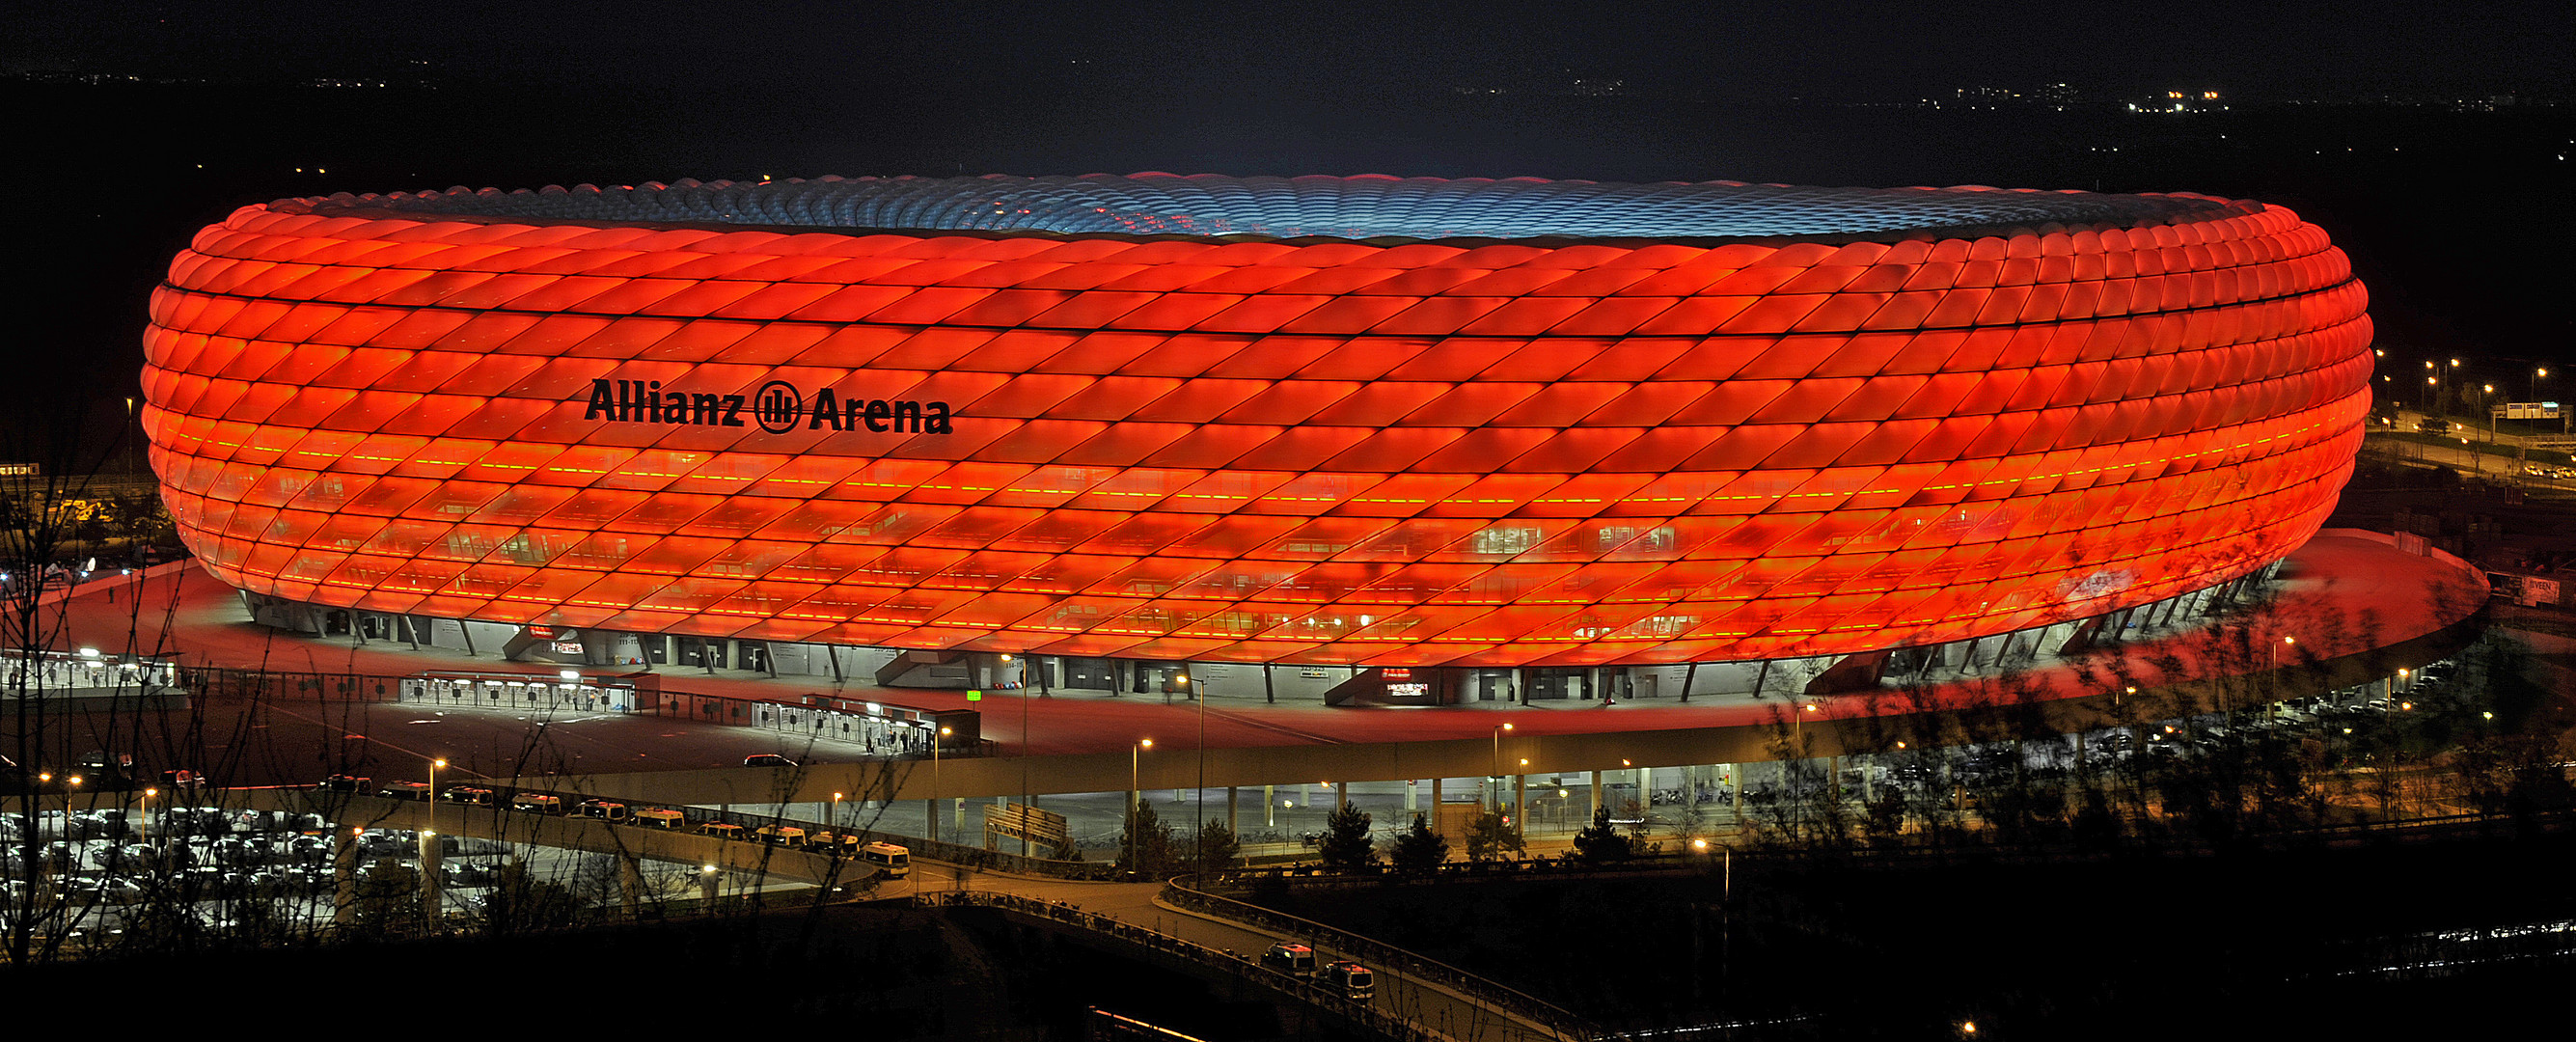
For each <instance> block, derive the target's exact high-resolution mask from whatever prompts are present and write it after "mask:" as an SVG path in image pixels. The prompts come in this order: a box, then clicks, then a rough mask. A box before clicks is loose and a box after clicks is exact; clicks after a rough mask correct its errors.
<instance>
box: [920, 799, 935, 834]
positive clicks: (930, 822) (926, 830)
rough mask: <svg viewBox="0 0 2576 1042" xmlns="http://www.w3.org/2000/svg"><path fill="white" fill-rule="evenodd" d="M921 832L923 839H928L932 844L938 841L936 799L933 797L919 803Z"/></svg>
mask: <svg viewBox="0 0 2576 1042" xmlns="http://www.w3.org/2000/svg"><path fill="white" fill-rule="evenodd" d="M921 830H922V831H921V834H922V837H923V838H925V839H928V840H930V841H931V842H933V843H936V842H938V841H939V799H938V797H935V796H934V797H932V798H930V799H926V800H923V801H921Z"/></svg>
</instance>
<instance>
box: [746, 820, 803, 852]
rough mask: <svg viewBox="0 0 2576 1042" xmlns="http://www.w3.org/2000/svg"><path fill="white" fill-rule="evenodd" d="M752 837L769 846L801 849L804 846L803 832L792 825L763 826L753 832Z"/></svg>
mask: <svg viewBox="0 0 2576 1042" xmlns="http://www.w3.org/2000/svg"><path fill="white" fill-rule="evenodd" d="M752 836H753V838H756V839H758V840H760V841H761V842H763V843H767V844H770V845H771V846H780V847H801V846H804V845H805V830H804V829H801V828H798V827H796V826H794V825H763V826H761V827H760V828H758V829H757V830H754V831H753V832H752Z"/></svg>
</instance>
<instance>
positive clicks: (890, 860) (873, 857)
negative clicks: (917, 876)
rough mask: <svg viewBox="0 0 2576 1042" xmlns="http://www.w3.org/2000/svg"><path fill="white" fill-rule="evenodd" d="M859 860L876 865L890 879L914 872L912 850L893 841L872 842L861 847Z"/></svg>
mask: <svg viewBox="0 0 2576 1042" xmlns="http://www.w3.org/2000/svg"><path fill="white" fill-rule="evenodd" d="M859 860H860V861H862V862H865V863H867V864H871V865H875V866H876V867H877V871H879V872H883V873H885V875H886V878H888V879H901V878H903V877H905V876H908V875H911V874H912V851H911V850H910V849H909V848H905V847H898V846H896V845H894V844H892V843H870V844H868V845H867V846H864V847H860V848H859Z"/></svg>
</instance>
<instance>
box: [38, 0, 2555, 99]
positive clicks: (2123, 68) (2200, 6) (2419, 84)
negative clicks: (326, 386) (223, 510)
mask: <svg viewBox="0 0 2576 1042" xmlns="http://www.w3.org/2000/svg"><path fill="white" fill-rule="evenodd" d="M10 7H12V8H14V9H13V10H9V11H8V12H7V15H6V17H7V19H8V23H9V25H10V32H9V33H8V34H7V39H6V40H5V42H0V68H9V69H64V68H94V69H118V68H124V69H153V70H167V71H169V72H173V73H177V74H182V75H192V76H227V77H234V76H258V75H278V76H293V77H303V76H311V75H317V74H322V73H324V72H333V73H337V74H342V75H378V74H384V75H391V74H396V73H400V72H402V71H405V69H406V67H407V65H408V63H410V62H414V61H427V62H429V63H431V67H432V68H433V69H434V70H436V72H437V73H439V74H441V75H447V76H454V77H461V78H495V79H513V78H516V79H538V80H552V81H558V82H566V83H583V82H587V83H593V84H601V85H615V84H629V83H633V84H651V83H656V82H668V81H672V80H687V81H692V82H700V83H710V84H723V85H726V86H729V87H738V88H748V89H755V90H756V89H762V88H798V87H810V86H814V85H818V84H847V83H853V82H858V83H877V84H900V83H903V82H906V81H914V80H920V79H947V78H961V77H962V78H970V79H977V80H987V81H990V80H1011V79H1040V80H1043V79H1048V78H1052V77H1054V76H1061V75H1067V74H1075V73H1080V74H1088V75H1096V76H1102V77H1108V78H1115V79H1120V80H1124V81H1127V82H1130V83H1133V84H1135V85H1137V86H1138V87H1140V88H1146V87H1151V86H1157V85H1159V86H1162V87H1165V88H1169V89H1184V88H1187V89H1207V88H1216V89H1241V90H1272V89H1279V90H1301V89H1326V90H1329V89H1335V88H1339V87H1344V86H1374V87H1390V88H1400V87H1403V86H1407V85H1418V84H1435V85H1447V84H1449V83H1451V82H1455V81H1475V82H1504V83H1509V82H1512V81H1514V80H1516V79H1519V78H1523V77H1539V76H1543V75H1545V74H1547V73H1548V72H1549V71H1550V70H1555V71H1558V72H1571V73H1574V74H1580V75H1587V76H1606V77H1613V78H1626V79H1629V80H1631V81H1635V82H1637V83H1639V84H1645V85H1652V86H1654V87H1658V88H1665V89H1676V90H1679V89H1716V90H1745V91H1761V92H1780V91H1785V92H1788V93H1800V94H1838V93H1850V94H1886V93H1902V92H1906V91H1912V90H1916V89H1918V88H1929V87H1937V86H1943V85H1948V84H1952V83H1954V82H1957V81H1960V80H1962V79H1976V80H1992V81H2015V80H2049V79H2067V80H2084V81H2091V82H2098V83H2102V84H2105V85H2108V86H2120V87H2127V86H2147V85H2159V84H2162V83H2165V82H2167V81H2174V80H2188V81H2191V82H2195V83H2207V84H2211V85H2212V86H2213V87H2215V88H2217V89H2223V90H2231V91H2235V92H2238V93H2244V94H2296V93H2302V92H2339V93H2352V92H2361V91H2379V90H2406V91H2413V90H2459V91H2478V92H2496V91H2510V90H2523V91H2534V90H2553V89H2561V88H2564V87H2565V86H2566V85H2567V84H2568V83H2569V82H2570V80H2571V79H2576V18H2571V16H2570V15H2569V14H2568V9H2567V6H2566V5H2565V4H2560V3H2547V2H2484V3H2479V2H2445V3H2423V2H2412V3H2408V2H2390V0H2361V2H2350V3H2337V4H2310V5H2295V4H2277V5H2276V4H2241V3H2216V2H2197V0H2187V2H2168V3H2027V2H1989V3H1982V4H1974V5H1896V4H1885V5H1880V4H1850V3H1796V4H1780V3H1735V4H1710V3H1627V4H1585V3H1546V4H1534V3H1511V2H1495V0H1486V2H1464V3H1429V4H1404V3H1380V4H1285V3H1242V4H1209V3H1188V4H1148V3H1128V4H1082V5H1073V4H1060V3H1044V4H1015V3H981V4H884V3H775V4H728V5H709V4H676V3H649V2H647V3H617V4H609V3H556V4H542V5H540V4H521V3H490V2H456V0H451V2H446V3H438V4H416V3H399V4H397V3H303V2H269V3H161V4H121V3H110V4H97V5H89V4H13V5H10Z"/></svg>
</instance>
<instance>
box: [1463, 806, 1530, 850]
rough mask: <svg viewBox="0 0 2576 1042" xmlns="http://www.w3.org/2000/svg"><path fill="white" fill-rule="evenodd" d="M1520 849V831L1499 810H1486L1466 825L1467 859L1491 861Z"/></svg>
mask: <svg viewBox="0 0 2576 1042" xmlns="http://www.w3.org/2000/svg"><path fill="white" fill-rule="evenodd" d="M1520 851H1521V833H1520V830H1519V829H1516V828H1513V827H1512V825H1511V822H1509V821H1507V820H1505V819H1504V818H1503V815H1502V812H1500V811H1486V812H1485V813H1483V814H1479V815H1477V816H1476V820H1475V822H1474V823H1473V824H1471V825H1469V826H1467V860H1469V861H1475V862H1485V861H1492V860H1494V859H1496V858H1499V857H1502V856H1503V855H1505V854H1517V853H1520Z"/></svg>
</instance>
